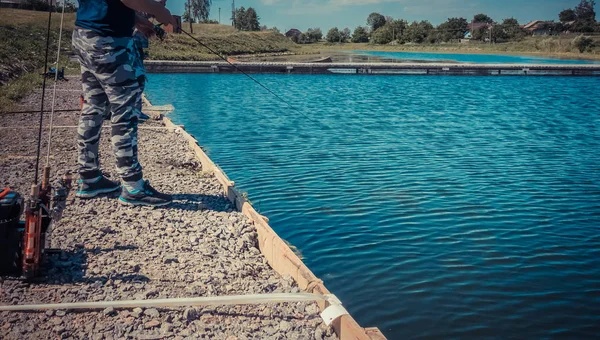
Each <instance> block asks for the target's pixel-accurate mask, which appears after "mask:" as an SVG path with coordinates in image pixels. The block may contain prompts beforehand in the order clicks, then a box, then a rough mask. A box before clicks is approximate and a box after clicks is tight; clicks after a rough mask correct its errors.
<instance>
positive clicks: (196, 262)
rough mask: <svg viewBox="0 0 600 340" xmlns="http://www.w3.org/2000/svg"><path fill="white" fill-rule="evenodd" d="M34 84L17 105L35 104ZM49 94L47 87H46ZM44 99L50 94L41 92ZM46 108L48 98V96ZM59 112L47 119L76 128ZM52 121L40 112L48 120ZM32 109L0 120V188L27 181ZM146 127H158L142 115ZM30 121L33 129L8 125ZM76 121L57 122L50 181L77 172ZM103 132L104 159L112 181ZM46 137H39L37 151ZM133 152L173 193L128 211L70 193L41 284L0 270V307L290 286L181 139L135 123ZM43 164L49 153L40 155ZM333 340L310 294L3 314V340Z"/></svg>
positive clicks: (73, 103) (70, 92)
mask: <svg viewBox="0 0 600 340" xmlns="http://www.w3.org/2000/svg"><path fill="white" fill-rule="evenodd" d="M79 90H80V83H79V82H78V81H75V80H71V81H69V82H67V83H61V84H60V91H58V92H57V96H58V97H57V109H70V108H76V107H78V98H79ZM40 93H41V91H40V92H36V93H34V94H32V95H31V96H29V97H28V98H27V99H26V100H25V101H24V102H23V106H22V108H21V109H39V102H40V98H41V95H40ZM50 93H51V92H50ZM47 98H48V97H47ZM47 102H48V104H47V106H46V107H50V100H47ZM77 119H78V113H76V112H75V113H57V114H56V115H55V122H54V123H55V125H60V126H64V125H69V126H72V125H76V124H77ZM47 122H48V120H47V116H46V120H45V124H46V123H47ZM37 124H38V116H37V114H4V115H2V117H1V119H0V154H1V155H2V156H1V157H0V186H10V187H11V188H12V189H14V190H17V191H19V192H20V193H22V194H24V195H26V194H27V193H28V191H29V187H30V185H31V183H32V182H33V175H34V171H33V169H34V166H35V151H36V144H35V141H36V138H37V132H36V130H35V128H36V127H37ZM144 125H145V126H149V125H150V126H152V125H154V126H161V125H162V123H161V122H160V121H150V122H148V123H146V124H144ZM6 127H33V128H34V129H30V128H25V129H6ZM75 134H76V131H75V129H72V128H60V129H55V131H54V138H53V148H52V153H51V155H52V157H51V159H50V163H51V166H52V170H53V177H52V178H53V179H58V178H60V177H59V176H61V175H62V174H63V173H64V172H65V171H67V170H68V171H71V172H73V173H75V172H76V169H77V166H76V145H75ZM108 137H109V129H105V131H104V132H103V137H102V142H101V159H102V160H103V164H104V169H103V171H104V172H105V174H106V175H109V176H111V177H112V178H116V173H115V169H114V156H113V154H112V151H111V148H110V145H109V138H108ZM45 145H46V140H45V139H44V143H42V150H43V154H44V155H45V150H46V149H45ZM139 145H140V160H141V163H142V165H143V166H144V173H145V176H146V177H147V178H148V179H149V180H150V181H151V183H152V185H153V186H154V187H155V188H157V189H158V190H161V191H165V192H167V193H170V194H173V195H174V196H175V199H176V202H175V203H174V204H173V205H172V206H170V207H168V208H164V209H153V208H130V207H125V206H122V205H120V204H118V202H117V200H116V199H115V197H103V198H97V199H93V200H80V199H77V198H75V197H74V196H73V192H72V193H71V196H70V197H69V201H68V206H67V209H66V211H65V212H64V217H63V219H62V220H61V221H60V222H59V223H58V224H57V225H55V227H54V229H53V231H52V234H51V236H50V238H51V245H52V247H53V248H60V249H61V251H60V252H58V253H56V254H52V255H49V256H48V257H47V259H46V260H47V261H46V263H45V264H44V268H45V269H44V275H43V278H42V279H41V280H40V282H37V283H25V282H22V281H20V280H17V279H8V278H2V279H0V304H25V303H58V302H75V301H109V300H125V299H155V298H175V297H198V296H220V295H235V294H256V293H271V292H298V291H299V289H298V288H297V286H296V285H295V284H294V283H293V281H292V280H291V278H284V277H281V276H279V275H278V274H277V273H276V272H275V271H273V270H272V269H271V268H270V267H269V266H268V265H267V264H266V260H265V259H264V257H263V256H262V255H261V254H260V251H259V250H258V249H257V234H256V232H255V229H254V227H253V226H252V225H251V224H250V223H249V222H248V221H247V219H246V218H245V217H244V216H243V215H242V214H241V213H239V212H237V211H234V210H233V209H232V207H231V205H230V204H229V203H228V201H227V200H226V199H225V197H224V196H223V195H222V194H221V190H220V185H219V183H218V182H217V180H216V179H215V178H214V177H213V176H204V175H202V172H201V166H200V164H199V163H198V162H197V161H196V160H195V158H194V156H193V154H192V152H191V151H190V150H189V149H188V147H187V143H186V142H185V141H184V140H183V138H182V137H181V136H178V135H177V134H176V133H174V132H168V131H166V130H160V129H157V130H143V129H142V130H140V137H139ZM43 162H45V157H44V159H43V161H42V163H43ZM26 338H29V339H30V338H40V339H90V338H91V339H132V338H134V339H167V338H168V339H171V338H175V339H183V338H189V339H197V338H210V339H248V338H260V339H315V338H316V339H324V338H326V339H333V338H335V335H333V334H332V332H331V330H330V329H327V328H326V327H325V326H324V325H323V323H322V320H321V318H320V317H319V315H318V307H317V305H316V304H315V303H289V304H277V305H265V306H236V307H217V308H214V307H210V308H195V309H193V308H181V309H168V310H165V309H162V310H161V309H158V310H157V309H152V308H151V309H145V310H144V309H134V310H120V311H114V310H110V309H107V310H104V311H96V312H70V311H57V312H38V313H7V312H1V313H0V339H26Z"/></svg>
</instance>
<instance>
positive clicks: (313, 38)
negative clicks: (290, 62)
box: [306, 27, 323, 43]
mask: <svg viewBox="0 0 600 340" xmlns="http://www.w3.org/2000/svg"><path fill="white" fill-rule="evenodd" d="M306 36H307V40H308V42H309V43H316V42H319V41H321V39H323V32H321V29H320V28H318V27H317V28H309V29H308V31H306Z"/></svg>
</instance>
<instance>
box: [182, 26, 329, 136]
mask: <svg viewBox="0 0 600 340" xmlns="http://www.w3.org/2000/svg"><path fill="white" fill-rule="evenodd" d="M181 32H183V33H185V34H186V35H187V36H188V37H190V38H192V39H193V40H194V41H196V42H197V43H198V44H200V45H201V46H202V47H204V48H206V49H207V50H209V51H210V52H211V53H213V54H214V55H216V56H217V57H219V58H220V59H222V60H224V61H225V62H226V63H228V64H229V65H231V66H233V67H234V68H235V69H236V70H237V71H238V72H240V73H242V74H243V75H245V76H246V77H248V78H249V79H250V80H252V81H253V82H255V83H256V84H258V86H260V87H262V88H263V89H265V90H266V91H267V92H269V93H270V94H271V95H273V96H274V97H275V98H277V99H278V100H279V101H281V102H282V103H284V104H286V105H287V106H288V107H289V108H290V109H292V110H293V111H295V112H296V113H298V114H300V115H301V116H303V117H304V118H306V119H308V120H310V121H311V122H313V123H316V124H320V125H324V126H327V125H325V124H323V123H322V122H318V121H316V120H314V119H312V118H310V117H309V116H308V115H306V114H304V113H303V112H301V111H300V110H298V109H297V108H296V107H295V106H294V105H292V104H290V103H289V102H288V101H287V100H285V99H283V98H282V97H281V96H279V95H278V94H277V93H275V92H273V91H272V90H271V89H269V88H268V87H266V86H265V85H263V84H262V83H261V82H260V81H258V80H257V79H256V78H254V77H252V76H251V75H249V74H248V73H246V72H245V71H244V70H242V69H241V68H239V67H237V66H236V65H235V64H234V63H232V62H230V61H229V60H227V58H225V57H224V56H222V55H221V54H220V53H219V52H217V51H215V50H214V49H212V48H210V47H209V46H207V45H206V44H205V43H203V42H202V41H200V40H199V39H197V38H196V37H194V36H193V35H191V34H190V33H188V32H186V31H185V30H183V29H181ZM327 128H329V126H327Z"/></svg>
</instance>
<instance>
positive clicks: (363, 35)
mask: <svg viewBox="0 0 600 340" xmlns="http://www.w3.org/2000/svg"><path fill="white" fill-rule="evenodd" d="M352 42H353V43H366V42H369V32H367V30H366V29H365V28H364V27H362V26H358V27H357V28H355V29H354V33H352Z"/></svg>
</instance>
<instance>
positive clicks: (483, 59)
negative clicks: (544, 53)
mask: <svg viewBox="0 0 600 340" xmlns="http://www.w3.org/2000/svg"><path fill="white" fill-rule="evenodd" d="M354 53H357V54H362V55H370V56H378V57H383V58H387V59H399V60H406V61H409V60H410V61H429V62H432V61H437V62H442V61H451V62H459V63H480V64H600V61H594V60H572V59H555V58H541V57H540V58H538V57H532V56H516V55H500V54H453V53H416V52H377V51H354Z"/></svg>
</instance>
